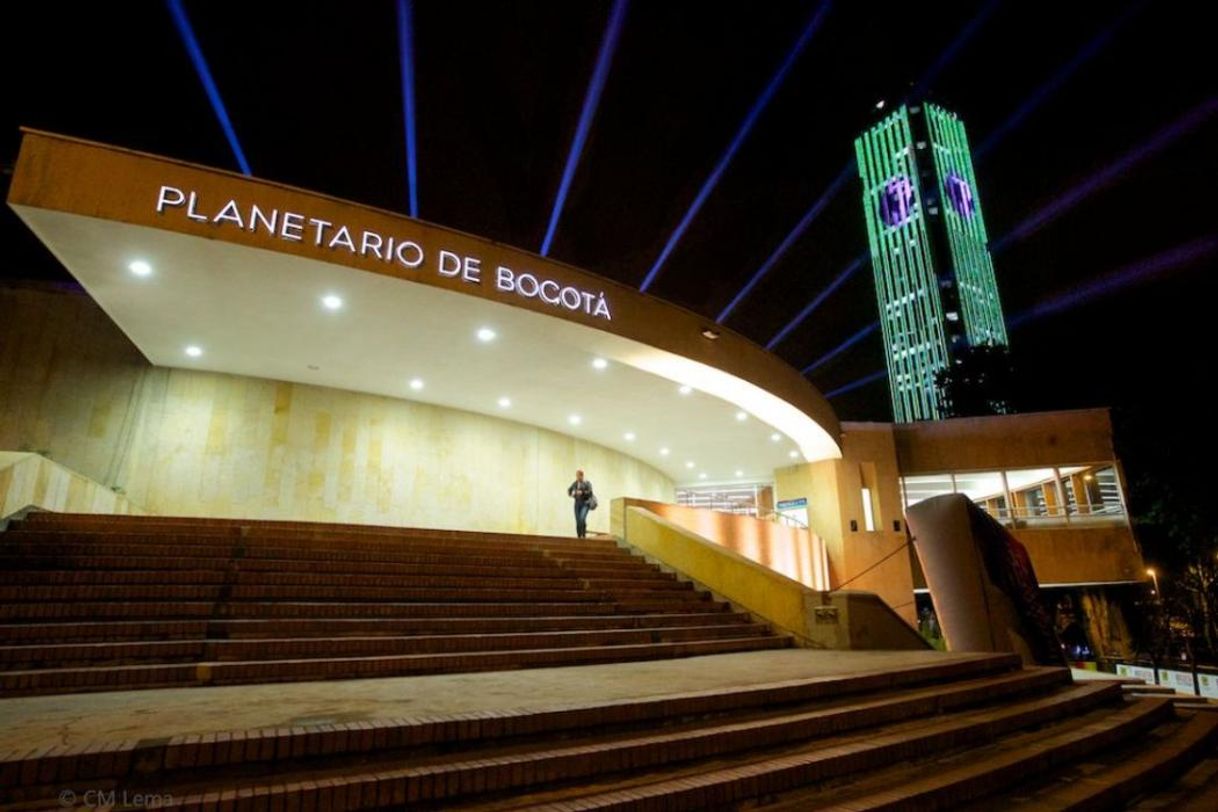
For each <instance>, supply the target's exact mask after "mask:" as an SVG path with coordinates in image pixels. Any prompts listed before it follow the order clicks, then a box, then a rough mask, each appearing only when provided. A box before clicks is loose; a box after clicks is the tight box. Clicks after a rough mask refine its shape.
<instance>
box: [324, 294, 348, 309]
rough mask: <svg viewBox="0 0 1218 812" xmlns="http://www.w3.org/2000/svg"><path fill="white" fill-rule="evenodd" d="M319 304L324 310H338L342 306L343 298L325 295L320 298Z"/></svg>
mask: <svg viewBox="0 0 1218 812" xmlns="http://www.w3.org/2000/svg"><path fill="white" fill-rule="evenodd" d="M321 304H322V307H324V308H325V309H326V310H338V309H339V308H341V307H342V306H343V297H341V296H335V295H334V294H333V293H327V294H326V295H325V296H322V297H321Z"/></svg>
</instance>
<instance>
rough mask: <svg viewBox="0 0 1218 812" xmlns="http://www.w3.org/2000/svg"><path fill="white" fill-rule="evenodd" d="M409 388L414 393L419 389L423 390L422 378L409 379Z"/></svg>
mask: <svg viewBox="0 0 1218 812" xmlns="http://www.w3.org/2000/svg"><path fill="white" fill-rule="evenodd" d="M410 388H411V389H413V390H414V391H416V392H418V391H419V390H420V389H422V388H423V379H422V378H411V379H410Z"/></svg>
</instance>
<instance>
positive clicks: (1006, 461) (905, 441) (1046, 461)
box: [843, 409, 1116, 476]
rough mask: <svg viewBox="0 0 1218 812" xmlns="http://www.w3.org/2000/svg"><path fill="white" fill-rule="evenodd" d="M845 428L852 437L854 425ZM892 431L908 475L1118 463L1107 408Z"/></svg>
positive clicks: (913, 425)
mask: <svg viewBox="0 0 1218 812" xmlns="http://www.w3.org/2000/svg"><path fill="white" fill-rule="evenodd" d="M843 430H844V431H846V432H847V433H848V432H849V431H850V424H846V425H845V426H843ZM893 433H894V436H895V438H896V449H897V461H898V463H899V464H900V468H901V473H902V474H904V475H905V476H916V475H918V474H933V473H942V472H945V471H993V470H1010V469H1012V468H1042V467H1050V466H1054V465H1071V464H1076V463H1088V462H1111V461H1113V460H1115V459H1116V451H1115V450H1114V449H1113V447H1112V422H1111V420H1110V419H1109V417H1108V410H1107V409H1080V410H1077V411H1068V412H1035V413H1032V414H1016V415H1000V416H994V417H968V418H960V419H956V420H939V421H934V422H925V423H900V424H897V425H894V426H893Z"/></svg>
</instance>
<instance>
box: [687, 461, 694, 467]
mask: <svg viewBox="0 0 1218 812" xmlns="http://www.w3.org/2000/svg"><path fill="white" fill-rule="evenodd" d="M685 467H686V468H693V467H694V464H693V462H692V461H690V462H687V463H685Z"/></svg>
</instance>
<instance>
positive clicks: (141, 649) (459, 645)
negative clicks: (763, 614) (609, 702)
mask: <svg viewBox="0 0 1218 812" xmlns="http://www.w3.org/2000/svg"><path fill="white" fill-rule="evenodd" d="M768 634H770V629H769V627H767V626H763V625H760V624H749V625H744V624H737V623H733V624H730V625H714V626H674V627H656V628H650V629H603V630H581V631H556V632H533V633H519V632H517V633H511V632H509V633H498V634H496V633H489V634H488V633H475V634H461V635H410V636H404V637H402V636H398V637H394V636H375V637H359V636H348V637H319V636H312V637H299V638H292V637H270V638H244V639H237V640H209V639H196V640H141V641H137V642H109V641H107V642H90V643H63V644H58V645H45V644H39V645H26V646H0V672H3V671H14V670H29V669H40V668H67V667H80V666H89V667H91V666H96V665H126V664H133V663H180V662H197V661H202V662H233V661H246V660H271V659H303V658H336V657H378V656H398V655H403V654H435V653H453V652H468V651H503V650H509V649H541V648H573V647H580V646H620V645H632V644H641V643H673V642H678V641H687V640H693V641H698V640H715V639H721V638H745V637H759V636H763V635H768Z"/></svg>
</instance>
